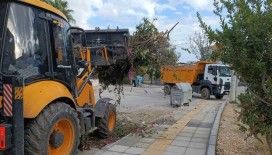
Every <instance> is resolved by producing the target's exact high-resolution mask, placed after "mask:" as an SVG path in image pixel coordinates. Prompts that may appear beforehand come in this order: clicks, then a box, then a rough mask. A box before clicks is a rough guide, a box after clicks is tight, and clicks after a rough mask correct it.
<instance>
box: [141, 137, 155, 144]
mask: <svg viewBox="0 0 272 155" xmlns="http://www.w3.org/2000/svg"><path fill="white" fill-rule="evenodd" d="M154 141H155V139H154V138H142V139H141V140H140V142H143V143H152V142H154Z"/></svg>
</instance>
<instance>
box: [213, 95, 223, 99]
mask: <svg viewBox="0 0 272 155" xmlns="http://www.w3.org/2000/svg"><path fill="white" fill-rule="evenodd" d="M223 97H224V95H221V94H218V95H215V98H216V99H218V100H221V99H222V98H223Z"/></svg>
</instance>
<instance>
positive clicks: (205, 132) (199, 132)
mask: <svg viewBox="0 0 272 155" xmlns="http://www.w3.org/2000/svg"><path fill="white" fill-rule="evenodd" d="M195 134H208V135H209V134H210V131H209V130H207V131H201V130H197V131H196V132H195Z"/></svg>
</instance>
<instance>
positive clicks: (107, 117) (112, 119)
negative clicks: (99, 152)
mask: <svg viewBox="0 0 272 155" xmlns="http://www.w3.org/2000/svg"><path fill="white" fill-rule="evenodd" d="M96 124H97V130H96V135H97V136H98V137H99V138H102V139H104V138H108V137H109V135H111V134H112V132H113V130H114V128H115V126H116V107H115V106H114V105H113V104H108V106H107V109H105V112H104V115H103V118H98V119H97V122H96Z"/></svg>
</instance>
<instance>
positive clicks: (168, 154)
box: [164, 151, 184, 155]
mask: <svg viewBox="0 0 272 155" xmlns="http://www.w3.org/2000/svg"><path fill="white" fill-rule="evenodd" d="M183 154H184V153H183ZM183 154H181V153H180V154H178V153H177V152H169V151H166V152H164V155H183Z"/></svg>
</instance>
